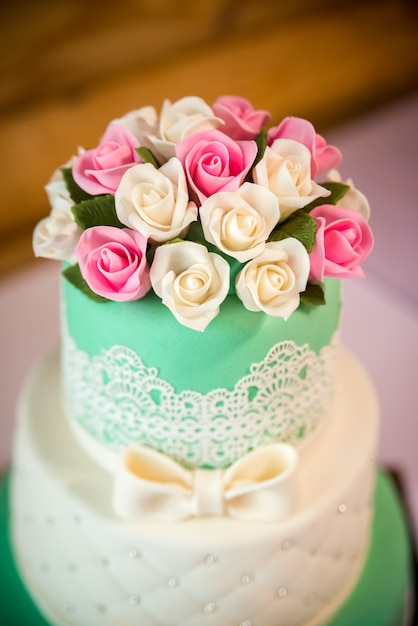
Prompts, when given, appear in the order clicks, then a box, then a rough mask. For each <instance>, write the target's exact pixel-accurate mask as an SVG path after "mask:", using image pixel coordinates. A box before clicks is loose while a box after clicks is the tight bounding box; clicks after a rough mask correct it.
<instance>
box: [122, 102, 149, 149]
mask: <svg viewBox="0 0 418 626" xmlns="http://www.w3.org/2000/svg"><path fill="white" fill-rule="evenodd" d="M112 124H119V125H120V126H123V127H124V128H125V130H127V131H128V132H130V133H131V134H132V135H133V136H134V137H136V139H137V140H138V141H139V143H140V145H141V146H147V147H148V148H152V143H151V142H150V141H149V139H148V137H149V135H154V134H155V133H156V132H157V128H158V116H157V111H156V110H155V108H154V107H152V106H145V107H142V108H140V109H135V110H134V111H130V112H129V113H126V115H123V116H122V117H119V118H117V119H115V120H113V122H112Z"/></svg>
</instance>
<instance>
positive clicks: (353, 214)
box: [309, 204, 374, 282]
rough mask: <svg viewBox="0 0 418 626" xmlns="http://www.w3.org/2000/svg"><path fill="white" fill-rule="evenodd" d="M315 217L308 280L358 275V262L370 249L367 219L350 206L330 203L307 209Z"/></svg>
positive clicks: (363, 258)
mask: <svg viewBox="0 0 418 626" xmlns="http://www.w3.org/2000/svg"><path fill="white" fill-rule="evenodd" d="M310 215H311V216H312V217H314V218H315V219H316V222H317V233H316V244H315V246H314V248H313V250H312V252H311V253H310V255H309V260H310V264H311V271H310V275H309V278H310V280H319V281H321V282H322V281H323V279H324V276H330V277H332V278H361V277H363V276H364V272H363V270H362V269H361V267H360V264H361V263H362V262H363V261H364V260H365V259H366V258H367V256H368V255H369V253H370V252H371V250H372V248H373V243H374V241H373V234H372V231H371V229H370V226H369V225H368V223H367V222H366V220H365V219H364V218H363V217H362V216H361V215H360V214H359V213H358V212H357V211H352V210H351V209H346V208H342V207H339V206H338V207H337V206H334V205H331V204H324V205H322V206H318V207H316V208H315V209H313V210H312V211H311V212H310Z"/></svg>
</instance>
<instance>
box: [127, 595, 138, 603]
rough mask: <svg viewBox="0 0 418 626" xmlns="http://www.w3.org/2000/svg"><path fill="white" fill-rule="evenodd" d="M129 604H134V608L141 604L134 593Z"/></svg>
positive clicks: (129, 599)
mask: <svg viewBox="0 0 418 626" xmlns="http://www.w3.org/2000/svg"><path fill="white" fill-rule="evenodd" d="M128 602H129V604H132V606H136V605H137V604H139V596H137V595H136V594H135V593H133V594H132V595H131V596H129V598H128Z"/></svg>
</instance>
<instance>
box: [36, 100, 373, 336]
mask: <svg viewBox="0 0 418 626" xmlns="http://www.w3.org/2000/svg"><path fill="white" fill-rule="evenodd" d="M270 120H271V115H270V114H269V113H268V112H267V111H260V110H255V109H254V108H253V106H252V105H251V103H250V102H248V101H247V100H245V99H244V98H240V97H234V96H223V97H220V98H218V100H216V102H214V103H213V105H212V106H209V105H208V104H207V103H206V102H204V101H203V100H202V99H201V98H198V97H185V98H182V99H180V100H178V101H177V102H174V103H171V102H169V101H168V100H167V101H165V102H164V104H163V107H162V110H161V113H160V115H158V114H157V112H156V111H155V109H154V108H153V107H143V108H141V109H138V110H136V111H132V112H130V113H128V114H127V115H125V116H123V117H121V118H119V119H116V120H114V121H113V122H111V123H110V124H109V126H108V127H107V129H106V130H105V132H104V134H103V137H102V139H101V141H100V143H99V145H98V146H97V147H96V148H93V149H88V150H80V151H79V154H78V156H74V157H73V158H72V159H71V160H70V162H69V163H68V164H67V165H66V166H64V167H63V168H62V169H60V170H59V171H57V172H56V173H55V174H54V176H53V178H52V180H51V181H50V183H49V185H48V186H47V192H48V196H49V199H50V202H51V205H52V211H51V213H50V215H49V217H47V218H45V219H44V220H42V221H41V222H40V224H39V225H38V226H37V228H36V229H35V233H34V240H33V245H34V250H35V254H36V255H37V256H44V257H48V258H52V259H58V260H62V261H67V262H69V263H71V264H72V265H71V267H69V268H67V269H66V270H65V272H64V274H65V276H66V278H67V279H68V280H70V282H72V283H73V284H74V285H76V286H77V287H78V288H79V289H81V290H82V291H83V292H84V293H85V294H86V295H88V296H90V297H91V298H94V299H97V300H102V299H104V300H113V301H118V302H123V301H132V300H137V299H142V298H144V297H146V296H147V294H148V292H149V291H151V290H152V291H154V292H155V293H156V294H157V295H158V297H159V298H161V300H162V303H163V304H164V305H165V306H167V307H168V308H169V309H170V311H171V312H172V314H173V315H174V316H175V317H176V319H177V320H178V321H179V322H180V323H181V324H184V325H185V326H187V327H190V328H192V329H194V330H198V331H203V330H204V329H205V328H206V327H207V325H208V324H209V323H210V322H211V321H212V320H213V319H214V318H215V317H216V316H217V315H218V313H219V310H220V307H221V306H222V303H223V302H224V300H225V298H226V296H227V295H228V293H236V295H237V296H238V298H239V299H240V300H241V301H242V304H243V306H244V307H246V308H247V309H249V310H250V311H263V312H265V313H267V314H268V315H272V316H276V317H282V318H284V319H287V318H288V317H289V316H290V315H291V314H292V313H293V312H294V311H295V310H296V309H297V308H298V307H299V304H300V301H301V299H302V300H305V301H308V302H310V303H311V305H312V306H315V305H317V304H320V303H322V302H323V290H322V287H321V285H322V283H323V280H324V277H327V276H329V277H333V278H346V277H351V276H361V275H362V270H361V264H362V262H363V261H364V259H365V258H366V257H367V255H368V254H369V252H370V251H371V249H372V246H373V237H372V233H371V230H370V228H369V225H368V223H367V220H368V217H369V210H368V205H367V201H366V200H365V198H364V196H363V195H362V194H361V193H360V192H358V191H357V190H356V189H355V187H354V186H353V185H352V184H351V181H350V185H347V184H345V183H342V182H341V180H340V177H339V174H338V171H336V170H335V168H336V167H337V166H338V164H339V162H340V160H341V155H340V152H339V151H338V149H337V148H336V147H334V146H330V145H328V144H327V143H326V141H325V140H324V138H323V137H321V136H320V135H318V134H317V133H316V132H315V129H314V128H313V126H312V124H311V123H310V122H308V121H306V120H303V119H300V118H294V117H289V118H286V119H284V120H283V121H282V122H281V123H280V124H278V125H270V126H269V124H270ZM321 177H322V179H321V180H320V181H319V182H316V180H317V179H320V178H321ZM346 199H347V201H346ZM74 263H75V264H74Z"/></svg>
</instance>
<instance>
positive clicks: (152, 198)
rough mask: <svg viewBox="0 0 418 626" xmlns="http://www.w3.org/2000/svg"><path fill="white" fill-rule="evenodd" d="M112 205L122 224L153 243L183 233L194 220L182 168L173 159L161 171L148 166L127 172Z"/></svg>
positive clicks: (193, 210) (140, 165) (195, 208)
mask: <svg viewBox="0 0 418 626" xmlns="http://www.w3.org/2000/svg"><path fill="white" fill-rule="evenodd" d="M115 206H116V213H117V216H118V218H119V219H120V221H121V222H122V223H123V224H125V225H126V226H128V228H132V229H133V230H137V231H139V232H140V233H142V234H143V235H145V237H147V238H148V239H149V240H150V241H152V242H154V243H162V242H165V241H169V240H170V239H174V238H175V237H178V236H180V235H182V234H184V233H185V232H186V230H187V228H188V227H189V225H190V224H191V222H194V221H195V220H196V219H197V207H196V205H195V203H194V202H191V201H189V194H188V190H187V182H186V177H185V174H184V171H183V167H182V165H181V163H180V161H179V160H178V159H176V158H173V159H170V160H169V161H168V162H167V163H165V164H164V165H163V166H162V167H160V169H156V168H155V167H154V166H153V165H151V163H139V164H138V165H135V166H133V167H131V168H130V169H128V170H127V171H126V172H125V174H124V175H123V177H122V180H121V182H120V184H119V187H118V188H117V190H116V193H115Z"/></svg>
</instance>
